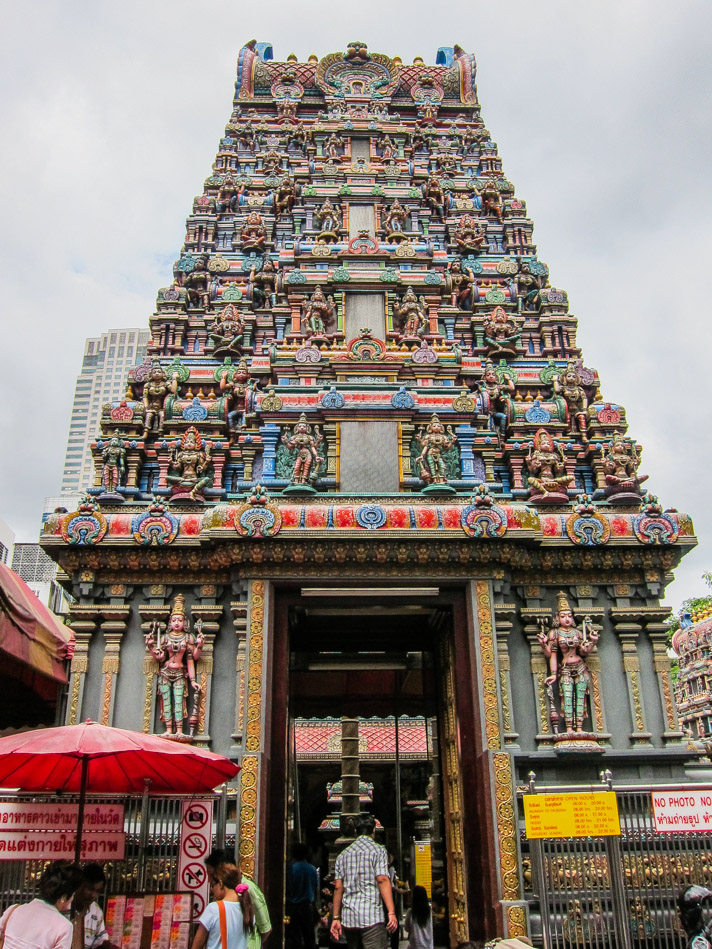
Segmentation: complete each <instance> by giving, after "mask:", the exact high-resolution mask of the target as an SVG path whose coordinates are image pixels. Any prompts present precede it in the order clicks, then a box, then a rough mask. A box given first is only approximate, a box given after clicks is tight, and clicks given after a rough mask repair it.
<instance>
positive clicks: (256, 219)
mask: <svg viewBox="0 0 712 949" xmlns="http://www.w3.org/2000/svg"><path fill="white" fill-rule="evenodd" d="M266 240H267V231H266V230H265V228H264V225H263V224H262V215H261V214H260V213H259V211H250V213H249V214H248V215H247V220H246V221H245V223H244V224H243V225H242V230H241V231H240V246H241V247H242V249H243V251H250V250H255V251H258V252H260V253H261V252H262V251H263V250H264V247H265V242H266Z"/></svg>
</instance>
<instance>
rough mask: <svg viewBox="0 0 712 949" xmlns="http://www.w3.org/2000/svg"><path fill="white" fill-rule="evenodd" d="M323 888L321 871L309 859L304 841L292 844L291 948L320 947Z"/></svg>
mask: <svg viewBox="0 0 712 949" xmlns="http://www.w3.org/2000/svg"><path fill="white" fill-rule="evenodd" d="M318 892H319V874H318V873H317V872H316V867H313V866H312V865H311V863H309V861H308V860H307V848H306V846H305V845H304V844H301V843H296V844H294V845H293V846H292V862H291V863H290V864H289V866H288V867H287V916H289V925H288V926H287V932H286V939H287V946H289V949H316V939H315V936H314V924H315V921H316V920H315V917H316V911H315V906H314V901H315V900H316V896H317V893H318Z"/></svg>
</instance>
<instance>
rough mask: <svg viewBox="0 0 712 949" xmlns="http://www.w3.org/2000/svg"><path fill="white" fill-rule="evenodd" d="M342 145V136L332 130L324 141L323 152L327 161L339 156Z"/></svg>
mask: <svg viewBox="0 0 712 949" xmlns="http://www.w3.org/2000/svg"><path fill="white" fill-rule="evenodd" d="M343 147H344V140H343V138H342V137H341V136H340V135H338V134H337V133H336V132H332V134H331V135H330V136H329V137H328V138H327V139H326V141H325V142H324V154H325V155H326V157H327V158H328V159H329V161H335V160H336V159H338V158H341V155H342V154H343V152H342V149H343Z"/></svg>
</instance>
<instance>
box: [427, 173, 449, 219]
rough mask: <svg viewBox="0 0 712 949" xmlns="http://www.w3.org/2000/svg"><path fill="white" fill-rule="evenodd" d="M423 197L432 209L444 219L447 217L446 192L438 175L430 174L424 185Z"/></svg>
mask: <svg viewBox="0 0 712 949" xmlns="http://www.w3.org/2000/svg"><path fill="white" fill-rule="evenodd" d="M423 199H424V201H425V203H426V205H427V206H428V207H429V208H430V210H431V211H432V212H433V213H434V214H435V215H436V216H437V217H439V218H440V220H441V221H442V220H443V219H444V218H445V192H444V191H443V189H442V185H441V184H440V179H439V178H438V177H437V175H430V176H429V177H428V180H427V181H426V182H425V184H424V185H423Z"/></svg>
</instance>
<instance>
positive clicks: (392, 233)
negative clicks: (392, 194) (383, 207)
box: [383, 198, 408, 241]
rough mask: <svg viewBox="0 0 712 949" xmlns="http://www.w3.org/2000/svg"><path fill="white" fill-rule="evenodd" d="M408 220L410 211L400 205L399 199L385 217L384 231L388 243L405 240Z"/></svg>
mask: <svg viewBox="0 0 712 949" xmlns="http://www.w3.org/2000/svg"><path fill="white" fill-rule="evenodd" d="M407 218H408V211H407V209H406V208H404V207H403V205H402V204H401V203H400V201H399V200H398V198H396V199H395V201H394V202H393V204H392V205H391V206H390V208H389V209H388V212H387V213H386V214H385V215H384V217H383V230H384V232H385V235H386V240H387V241H394V240H404V238H405V235H404V234H403V231H404V230H405V222H406V220H407Z"/></svg>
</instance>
